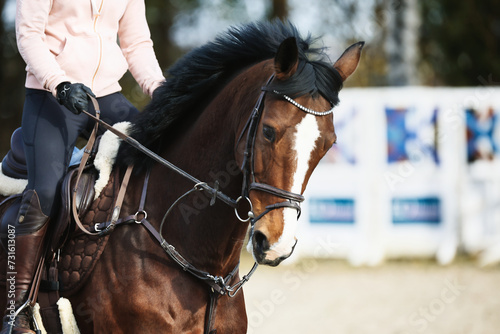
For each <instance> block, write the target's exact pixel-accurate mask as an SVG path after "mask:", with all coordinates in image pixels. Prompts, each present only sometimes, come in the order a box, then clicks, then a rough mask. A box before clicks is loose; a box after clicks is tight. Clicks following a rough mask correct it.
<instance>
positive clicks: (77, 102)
mask: <svg viewBox="0 0 500 334" xmlns="http://www.w3.org/2000/svg"><path fill="white" fill-rule="evenodd" d="M87 94H89V95H90V96H92V97H94V98H95V95H94V93H92V90H91V89H90V88H88V87H87V86H85V85H84V84H81V83H75V84H72V83H69V82H62V83H60V84H59V85H58V86H57V101H58V102H59V103H60V104H62V105H63V106H65V107H66V108H68V110H69V111H71V112H72V113H73V114H75V115H78V114H80V113H81V112H82V111H83V110H85V111H88V106H89V97H88V95H87Z"/></svg>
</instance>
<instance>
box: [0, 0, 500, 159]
mask: <svg viewBox="0 0 500 334" xmlns="http://www.w3.org/2000/svg"><path fill="white" fill-rule="evenodd" d="M145 2H146V6H147V18H148V22H149V25H150V29H151V35H152V39H153V41H154V43H155V50H156V54H157V57H158V60H159V62H160V65H161V67H162V68H163V69H165V70H166V69H167V68H168V67H169V66H170V65H171V64H172V63H173V62H175V60H176V59H178V58H179V57H182V55H183V54H184V53H185V52H187V51H188V50H189V49H191V48H193V47H196V46H198V45H201V44H203V43H204V42H206V41H208V40H210V39H212V38H213V37H214V36H215V35H216V34H217V33H220V32H222V31H224V30H226V29H227V27H228V26H230V25H234V24H239V23H243V22H249V21H254V20H267V19H272V18H281V19H289V20H290V21H291V22H292V23H294V24H295V25H296V26H297V27H298V28H299V30H300V31H301V32H302V34H304V35H306V34H307V33H309V32H310V33H312V34H313V35H314V36H322V39H321V41H322V44H323V45H324V46H327V47H329V55H330V57H331V59H332V60H335V59H336V58H337V57H338V56H339V55H340V54H341V53H342V51H343V50H344V49H345V48H346V47H347V46H348V45H350V44H351V43H354V42H356V41H359V40H364V41H366V46H365V54H364V57H363V58H362V61H361V63H360V68H359V69H358V71H357V72H356V74H355V75H354V76H353V77H352V78H350V80H349V82H348V83H347V85H346V86H351V87H352V86H388V85H415V84H417V85H418V84H424V85H446V86H478V85H486V84H498V83H499V82H500V62H498V61H497V58H498V56H499V51H500V50H499V45H500V1H498V0H482V1H470V0H469V1H452V0H421V1H417V0H362V1H359V0H309V1H301V0H145ZM0 8H2V23H3V24H2V25H0V36H1V38H0V54H1V55H2V62H0V80H1V89H0V95H1V97H0V158H1V157H3V156H4V154H5V153H6V151H7V150H8V148H9V139H10V135H11V133H12V131H13V130H14V129H15V128H17V127H18V126H20V124H21V114H22V106H23V99H24V89H23V87H24V79H25V72H24V68H25V64H24V62H23V60H22V58H21V57H20V55H19V53H18V51H17V47H16V39H15V30H14V14H15V0H0ZM121 84H122V87H123V93H124V94H125V95H126V96H127V98H128V99H129V100H130V101H131V102H132V103H134V104H135V105H136V106H137V107H139V108H142V107H143V106H144V105H145V104H146V103H147V102H148V101H149V98H148V97H146V96H144V94H143V93H142V91H141V90H140V88H138V86H137V85H136V83H135V81H134V80H133V78H132V77H131V76H130V75H126V76H125V77H124V78H123V79H122V81H121Z"/></svg>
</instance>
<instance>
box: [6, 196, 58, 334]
mask: <svg viewBox="0 0 500 334" xmlns="http://www.w3.org/2000/svg"><path fill="white" fill-rule="evenodd" d="M48 221H49V217H47V216H46V215H45V214H44V213H43V212H42V210H41V208H40V201H39V199H38V195H37V193H36V192H35V191H34V190H26V191H25V192H24V193H23V198H22V202H21V207H20V209H19V214H18V219H17V222H16V223H15V224H13V226H14V227H15V239H14V240H15V259H14V260H12V261H11V262H9V263H8V265H7V285H6V290H7V309H6V311H5V316H4V318H3V325H2V331H1V332H0V334H6V333H13V334H20V333H35V332H34V331H33V330H32V326H31V322H32V314H31V313H32V307H31V306H29V305H28V306H27V307H25V308H24V309H23V310H22V311H21V312H20V314H18V315H17V317H14V313H15V312H16V310H18V309H19V308H20V307H21V306H23V305H24V304H25V303H26V301H27V298H28V294H29V291H30V288H31V285H32V283H33V284H38V282H32V281H33V278H34V276H35V272H36V270H37V268H38V265H39V263H40V260H41V258H42V256H43V255H44V254H43V252H44V238H45V234H46V232H47V227H48V225H49V224H48ZM10 265H15V267H10ZM35 295H36V294H35Z"/></svg>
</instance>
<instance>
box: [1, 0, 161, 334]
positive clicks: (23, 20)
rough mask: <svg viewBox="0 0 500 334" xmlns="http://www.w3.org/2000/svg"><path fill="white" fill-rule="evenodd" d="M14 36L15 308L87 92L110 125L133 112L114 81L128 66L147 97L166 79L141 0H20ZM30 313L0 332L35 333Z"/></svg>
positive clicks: (34, 261) (38, 250)
mask: <svg viewBox="0 0 500 334" xmlns="http://www.w3.org/2000/svg"><path fill="white" fill-rule="evenodd" d="M16 37H17V45H18V49H19V52H20V54H21V56H22V57H23V59H24V61H25V62H26V64H27V67H26V70H27V77H26V99H25V103H24V109H23V117H22V132H23V142H24V150H25V153H26V161H27V168H28V185H27V187H26V190H25V191H24V192H23V198H22V203H21V207H20V210H19V213H18V216H17V221H16V222H14V224H15V226H16V240H15V241H16V254H15V256H16V260H15V271H16V272H17V274H16V276H15V296H14V298H11V299H9V300H7V303H8V304H7V306H9V305H10V304H11V303H12V304H15V307H16V309H18V308H20V307H21V306H22V305H23V304H24V303H25V302H26V299H27V291H28V290H29V289H30V285H31V282H32V280H33V277H34V274H35V271H36V268H37V265H38V263H39V261H40V259H41V257H42V256H43V254H42V252H43V248H44V247H43V244H44V239H45V234H46V231H47V228H48V225H49V221H50V217H54V215H55V212H56V211H57V201H56V200H55V199H56V198H57V195H58V189H59V185H60V183H61V180H62V178H63V177H64V175H65V173H66V171H67V168H68V164H69V161H70V157H71V153H72V151H73V147H74V146H75V142H76V140H77V138H78V137H79V136H80V135H85V134H87V135H88V133H87V132H86V131H88V130H89V129H90V128H91V127H92V125H93V124H92V121H90V120H89V118H88V117H84V116H82V115H79V114H80V113H81V112H82V110H86V111H89V112H90V113H93V114H95V111H94V110H93V106H92V104H89V99H88V96H87V94H89V95H92V96H94V97H95V96H96V97H97V100H98V102H99V105H100V107H101V110H102V112H101V115H102V116H101V117H102V118H103V119H104V120H105V121H107V122H109V123H111V124H113V123H116V122H119V121H124V120H129V119H131V118H132V116H134V115H135V114H136V113H138V110H137V109H136V108H135V107H134V106H133V105H132V104H131V103H130V102H129V101H128V100H127V99H126V98H125V97H124V96H123V95H122V94H121V93H120V90H121V87H120V85H119V83H118V80H119V79H120V78H121V77H122V76H123V74H124V73H125V72H126V71H127V69H128V70H130V72H131V73H132V75H133V76H134V78H135V80H136V81H137V83H138V84H139V85H140V86H141V87H142V89H143V91H144V93H146V94H148V95H150V96H152V94H153V91H154V90H155V89H156V88H157V87H158V86H159V85H160V84H161V83H162V82H163V81H164V80H165V78H164V76H163V72H162V70H161V69H160V66H159V64H158V61H157V59H156V56H155V53H154V50H153V43H152V41H151V37H150V31H149V27H148V24H147V22H146V15H145V4H144V0H86V1H85V0H82V1H65V0H22V1H21V0H17V8H16ZM117 40H118V41H119V42H117ZM89 108H90V110H89ZM9 271H12V270H9ZM30 312H31V310H30V308H29V307H27V308H24V309H23V311H22V312H21V313H20V315H19V316H18V317H17V318H16V319H15V321H11V320H12V319H10V318H9V317H8V316H7V313H6V316H5V317H4V321H3V327H2V331H1V332H0V334H1V333H8V332H9V331H10V330H12V333H34V332H33V331H32V330H31V329H30ZM11 326H12V328H11Z"/></svg>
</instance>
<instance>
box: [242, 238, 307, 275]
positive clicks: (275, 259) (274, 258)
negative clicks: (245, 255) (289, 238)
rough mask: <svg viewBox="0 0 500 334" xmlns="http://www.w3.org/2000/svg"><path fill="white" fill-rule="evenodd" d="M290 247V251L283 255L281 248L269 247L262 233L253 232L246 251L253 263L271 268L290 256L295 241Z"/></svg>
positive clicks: (295, 243)
mask: <svg viewBox="0 0 500 334" xmlns="http://www.w3.org/2000/svg"><path fill="white" fill-rule="evenodd" d="M294 240H295V242H294V244H293V245H292V246H291V249H290V251H288V252H285V254H283V251H282V248H283V247H276V248H274V247H271V246H270V245H269V241H268V239H267V237H266V236H265V234H264V233H262V232H260V231H254V232H253V233H252V235H251V238H250V240H249V242H248V247H247V249H248V251H249V252H250V253H251V254H252V255H253V257H254V259H255V261H256V262H257V263H258V264H263V265H268V266H271V267H276V266H278V265H279V264H280V263H281V262H282V261H283V260H285V259H287V258H289V257H290V255H292V253H293V251H294V249H295V246H296V245H297V239H294Z"/></svg>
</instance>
